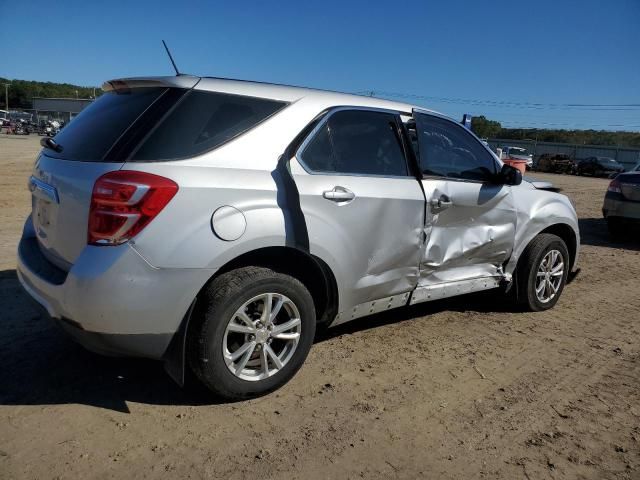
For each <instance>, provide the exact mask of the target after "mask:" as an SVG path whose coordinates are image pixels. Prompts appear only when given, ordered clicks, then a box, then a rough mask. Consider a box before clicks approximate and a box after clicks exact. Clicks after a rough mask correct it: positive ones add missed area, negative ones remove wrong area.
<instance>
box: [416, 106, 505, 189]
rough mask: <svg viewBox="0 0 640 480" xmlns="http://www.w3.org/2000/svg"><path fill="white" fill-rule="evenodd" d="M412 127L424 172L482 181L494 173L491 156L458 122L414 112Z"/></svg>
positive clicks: (494, 166) (493, 163)
mask: <svg viewBox="0 0 640 480" xmlns="http://www.w3.org/2000/svg"><path fill="white" fill-rule="evenodd" d="M416 128H417V131H418V145H419V149H420V152H419V153H420V155H419V158H420V168H421V169H422V172H423V173H424V174H425V175H437V176H443V177H450V178H461V179H467V180H479V181H485V180H489V179H491V177H492V176H493V175H494V174H495V173H496V162H495V160H494V158H493V156H492V155H491V154H490V153H489V152H488V151H487V150H486V149H485V148H484V147H483V146H482V144H481V143H480V142H478V141H477V140H476V139H475V138H474V137H473V136H472V135H471V134H470V133H469V132H468V131H467V130H466V129H465V128H464V127H462V126H461V125H457V124H455V123H453V122H451V121H449V120H445V119H443V118H438V117H435V116H432V115H424V114H416Z"/></svg>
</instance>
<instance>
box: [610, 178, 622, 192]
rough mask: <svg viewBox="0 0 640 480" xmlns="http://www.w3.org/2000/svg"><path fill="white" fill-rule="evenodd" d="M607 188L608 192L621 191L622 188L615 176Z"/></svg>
mask: <svg viewBox="0 0 640 480" xmlns="http://www.w3.org/2000/svg"><path fill="white" fill-rule="evenodd" d="M607 190H608V191H609V192H614V193H622V190H621V189H620V180H618V179H617V178H614V179H613V180H611V183H610V184H609V188H607Z"/></svg>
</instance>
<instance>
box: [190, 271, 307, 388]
mask: <svg viewBox="0 0 640 480" xmlns="http://www.w3.org/2000/svg"><path fill="white" fill-rule="evenodd" d="M263 293H278V294H282V295H285V296H287V297H288V298H289V299H291V301H292V302H293V303H294V304H295V306H296V307H297V309H298V311H299V313H300V320H301V323H300V325H301V333H300V339H299V341H298V344H297V347H296V349H295V351H294V352H293V355H292V356H291V358H290V359H289V361H288V362H287V363H285V364H284V366H283V367H282V368H281V369H280V370H279V371H278V372H277V373H275V374H273V375H272V376H270V377H267V378H264V379H262V380H253V381H252V380H245V379H242V378H239V377H237V376H236V375H235V374H234V373H232V372H231V371H230V370H229V368H228V367H227V365H226V363H225V360H224V356H223V341H224V334H225V330H226V327H227V324H228V323H229V321H231V319H232V318H233V316H234V314H235V312H236V311H237V310H238V309H239V308H240V307H241V306H242V305H243V304H244V303H245V302H247V301H249V300H250V299H252V298H253V297H255V296H257V295H261V294H263ZM192 322H193V323H192V324H191V325H190V327H189V332H188V338H187V356H188V359H189V365H190V366H191V369H192V370H193V372H194V373H195V375H196V377H198V379H199V380H200V381H201V382H202V383H203V384H204V385H205V386H206V387H207V388H209V389H210V390H211V391H212V392H213V393H214V394H216V395H218V396H220V397H222V398H224V399H227V400H241V399H246V398H252V397H258V396H260V395H264V394H267V393H269V392H272V391H273V390H276V389H277V388H279V387H281V386H282V385H284V384H285V383H287V382H288V381H289V380H291V378H292V377H293V376H294V375H295V374H296V373H297V371H298V370H299V369H300V367H301V366H302V364H303V363H304V361H305V359H306V358H307V355H308V353H309V350H310V349H311V345H312V344H313V339H314V335H315V330H316V318H315V307H314V304H313V299H312V297H311V294H310V293H309V291H308V290H307V288H306V287H305V286H304V285H303V284H302V283H301V282H300V281H299V280H297V279H295V278H293V277H290V276H288V275H284V274H281V273H278V272H275V271H273V270H270V269H268V268H262V267H244V268H239V269H237V270H232V271H230V272H227V273H224V274H222V275H220V276H219V277H217V278H216V279H214V280H213V281H212V282H211V283H210V284H209V285H208V286H207V287H206V288H205V290H204V292H203V294H201V297H200V298H199V300H198V305H197V307H196V311H195V316H194V318H193V319H192Z"/></svg>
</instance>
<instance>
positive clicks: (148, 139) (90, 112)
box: [46, 87, 286, 162]
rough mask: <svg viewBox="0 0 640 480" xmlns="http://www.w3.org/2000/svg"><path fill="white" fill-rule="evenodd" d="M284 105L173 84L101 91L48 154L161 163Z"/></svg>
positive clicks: (216, 142) (208, 145) (199, 149)
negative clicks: (175, 86)
mask: <svg viewBox="0 0 640 480" xmlns="http://www.w3.org/2000/svg"><path fill="white" fill-rule="evenodd" d="M285 105H286V103H284V102H278V101H274V100H268V99H263V98H254V97H246V96H240V95H230V94H224V93H217V92H205V91H199V90H192V91H188V92H187V91H185V90H180V89H174V88H155V87H154V88H135V89H131V90H124V91H122V90H119V91H111V92H107V93H105V94H104V95H102V96H101V97H100V98H98V100H96V101H95V102H93V103H92V104H91V105H90V106H89V107H87V108H86V109H85V110H83V111H82V113H81V114H80V115H78V116H77V117H76V118H75V119H73V120H72V121H71V122H70V123H69V125H67V126H66V127H65V128H64V129H63V130H62V131H61V132H60V133H58V134H57V135H56V136H55V138H54V140H55V142H56V143H57V144H58V145H60V146H61V147H62V151H60V152H56V151H54V150H52V149H48V148H47V149H46V154H47V156H50V157H54V158H61V159H65V160H77V161H102V160H105V161H120V162H122V161H161V160H174V159H180V158H187V157H191V156H195V155H198V154H202V153H204V152H206V151H209V150H212V149H214V148H216V147H218V146H220V145H222V144H223V143H225V142H227V141H229V140H231V139H233V138H234V137H236V136H238V135H240V134H242V133H244V132H246V131H247V130H249V129H251V128H253V127H255V126H256V125H257V124H258V123H260V122H262V121H263V120H265V119H266V118H268V117H269V116H271V115H273V114H274V113H276V112H277V111H279V110H280V109H282V108H283V107H284V106H285Z"/></svg>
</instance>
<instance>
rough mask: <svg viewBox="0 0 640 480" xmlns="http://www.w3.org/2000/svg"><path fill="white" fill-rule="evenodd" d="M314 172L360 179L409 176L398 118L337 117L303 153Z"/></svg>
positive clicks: (379, 114)
mask: <svg viewBox="0 0 640 480" xmlns="http://www.w3.org/2000/svg"><path fill="white" fill-rule="evenodd" d="M302 160H303V162H304V163H305V164H306V165H307V166H308V167H309V168H310V169H312V170H315V171H319V172H335V173H348V174H360V175H385V176H405V175H407V174H408V173H407V163H406V160H405V157H404V152H403V151H402V147H401V145H400V142H399V138H398V134H397V126H396V117H395V115H393V114H389V113H383V112H370V111H364V110H344V111H339V112H336V113H334V114H333V115H331V116H330V117H329V120H328V121H327V122H326V123H325V124H324V125H323V127H322V128H321V129H320V130H319V131H318V132H317V133H316V135H315V136H314V138H313V139H312V140H311V141H310V142H309V144H308V145H307V147H306V148H305V150H304V152H303V153H302Z"/></svg>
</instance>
